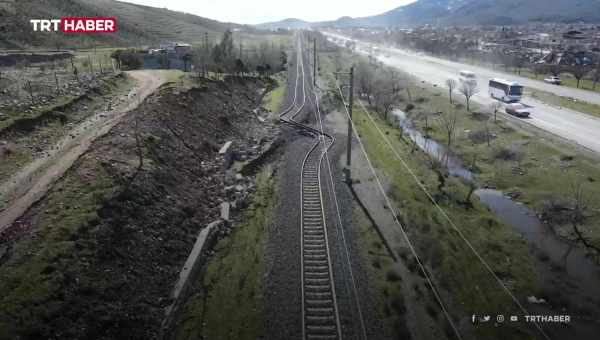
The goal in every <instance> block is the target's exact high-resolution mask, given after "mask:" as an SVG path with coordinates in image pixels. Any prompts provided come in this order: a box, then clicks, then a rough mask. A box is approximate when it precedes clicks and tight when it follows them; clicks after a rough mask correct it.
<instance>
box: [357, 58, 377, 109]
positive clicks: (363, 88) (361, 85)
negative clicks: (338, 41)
mask: <svg viewBox="0 0 600 340" xmlns="http://www.w3.org/2000/svg"><path fill="white" fill-rule="evenodd" d="M374 73H375V70H374V68H373V67H372V66H371V65H370V64H369V63H367V62H364V61H361V62H359V63H358V65H357V66H356V71H355V75H356V84H357V86H358V91H359V92H360V93H361V94H362V95H365V96H366V97H367V101H368V102H369V105H371V95H372V94H373V82H374Z"/></svg>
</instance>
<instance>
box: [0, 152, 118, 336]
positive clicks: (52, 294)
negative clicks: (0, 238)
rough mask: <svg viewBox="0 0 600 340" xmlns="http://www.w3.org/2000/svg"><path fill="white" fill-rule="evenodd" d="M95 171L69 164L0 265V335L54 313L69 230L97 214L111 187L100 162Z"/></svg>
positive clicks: (68, 256)
mask: <svg viewBox="0 0 600 340" xmlns="http://www.w3.org/2000/svg"><path fill="white" fill-rule="evenodd" d="M82 162H83V163H86V162H94V161H93V160H91V159H87V160H85V161H82ZM82 166H83V165H82ZM95 171H96V172H95V176H94V178H93V179H91V178H89V177H88V176H86V175H85V174H83V173H81V174H80V173H78V172H77V170H72V171H70V172H69V173H67V175H66V176H65V177H64V179H63V180H61V181H59V182H58V183H57V184H56V187H55V188H54V189H53V190H52V191H51V192H50V193H49V194H48V196H47V198H46V203H44V205H43V206H42V207H41V211H40V217H39V220H38V226H37V227H36V229H35V231H34V232H33V236H26V237H25V238H24V239H22V240H20V241H19V242H18V243H17V244H16V245H15V246H14V247H15V248H14V250H13V252H14V254H13V255H12V257H11V259H10V260H9V261H8V262H7V263H5V264H3V265H2V267H0V339H9V338H10V337H11V336H12V335H14V333H13V330H14V329H15V328H18V329H21V330H23V329H28V330H29V331H32V332H33V331H34V330H35V329H36V328H37V327H41V324H40V322H39V321H41V319H38V318H42V319H43V318H54V317H57V316H56V315H54V314H53V313H54V312H53V311H54V308H55V307H56V304H59V303H60V299H59V298H57V297H58V296H60V294H61V293H62V292H61V285H62V282H63V280H64V279H65V278H64V277H63V273H65V272H68V268H69V263H70V262H71V261H73V258H72V253H73V251H74V247H75V239H76V238H74V236H75V235H76V234H77V233H78V230H79V229H80V228H82V227H84V226H85V225H86V224H87V223H88V222H89V221H91V220H92V219H94V218H96V217H97V215H96V211H97V209H98V207H99V204H101V200H102V199H103V197H104V196H105V195H106V194H107V193H109V192H110V191H111V190H112V189H113V185H114V183H113V182H112V180H111V179H110V177H109V176H108V174H107V173H106V172H105V171H104V170H103V168H102V167H101V166H95ZM9 320H10V323H9ZM15 320H18V324H13V323H12V322H14V321H15Z"/></svg>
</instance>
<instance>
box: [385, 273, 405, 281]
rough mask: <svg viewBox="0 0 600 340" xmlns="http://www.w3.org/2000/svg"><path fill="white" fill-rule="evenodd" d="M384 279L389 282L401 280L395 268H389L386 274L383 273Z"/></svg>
mask: <svg viewBox="0 0 600 340" xmlns="http://www.w3.org/2000/svg"><path fill="white" fill-rule="evenodd" d="M385 278H386V280H388V281H390V282H397V281H401V280H402V278H401V277H400V275H398V273H397V272H396V271H395V270H389V271H388V272H387V273H386V275H385Z"/></svg>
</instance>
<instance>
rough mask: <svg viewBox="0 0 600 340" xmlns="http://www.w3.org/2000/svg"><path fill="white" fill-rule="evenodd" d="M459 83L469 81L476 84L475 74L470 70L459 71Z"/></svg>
mask: <svg viewBox="0 0 600 340" xmlns="http://www.w3.org/2000/svg"><path fill="white" fill-rule="evenodd" d="M458 79H459V80H460V82H461V83H471V84H474V85H477V76H475V73H473V72H471V71H460V77H459V78H458Z"/></svg>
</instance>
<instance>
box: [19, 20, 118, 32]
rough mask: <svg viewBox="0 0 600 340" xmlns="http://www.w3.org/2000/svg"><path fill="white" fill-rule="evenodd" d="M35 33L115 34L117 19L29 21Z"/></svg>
mask: <svg viewBox="0 0 600 340" xmlns="http://www.w3.org/2000/svg"><path fill="white" fill-rule="evenodd" d="M29 21H30V22H31V25H32V26H33V30H34V31H35V32H57V31H58V30H60V31H62V32H63V33H71V34H72V33H80V34H90V33H115V32H116V31H117V30H118V27H117V18H88V17H69V18H61V19H32V20H29Z"/></svg>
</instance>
